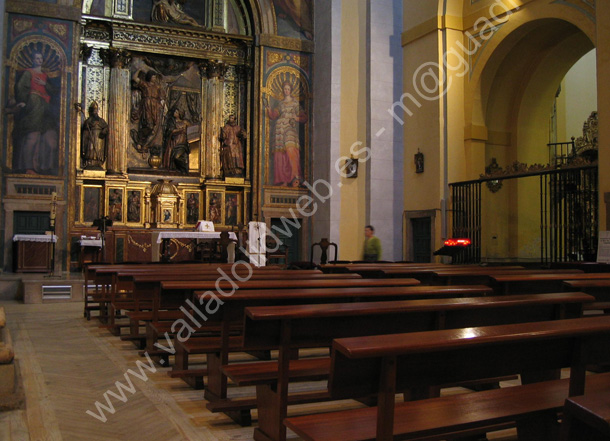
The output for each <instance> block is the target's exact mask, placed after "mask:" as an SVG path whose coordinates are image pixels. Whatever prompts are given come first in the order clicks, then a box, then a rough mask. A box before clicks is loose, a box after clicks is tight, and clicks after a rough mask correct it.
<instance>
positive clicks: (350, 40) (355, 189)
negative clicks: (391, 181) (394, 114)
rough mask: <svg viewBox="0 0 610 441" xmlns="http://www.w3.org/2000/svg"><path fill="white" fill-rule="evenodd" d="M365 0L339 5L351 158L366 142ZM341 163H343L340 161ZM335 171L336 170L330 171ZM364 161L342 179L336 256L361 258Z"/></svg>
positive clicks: (344, 131) (346, 148)
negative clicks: (354, 175)
mask: <svg viewBox="0 0 610 441" xmlns="http://www.w3.org/2000/svg"><path fill="white" fill-rule="evenodd" d="M367 3H368V2H367V1H366V0H350V2H349V5H348V4H347V3H346V2H344V3H343V5H342V6H343V7H342V8H341V130H340V136H341V146H340V151H341V156H342V157H350V147H351V146H352V144H354V143H356V142H362V147H357V148H356V149H357V150H359V149H361V148H363V147H365V146H366V145H367V113H368V107H367V98H366V97H367V95H366V94H367V59H368V57H367V46H366V32H365V30H366V26H367V9H368V4H367ZM340 165H342V164H340ZM331 173H336V171H331ZM366 178H367V171H366V164H364V163H361V164H360V166H359V168H358V177H357V178H355V179H351V178H350V179H348V178H341V184H342V186H341V188H340V189H337V190H338V191H340V192H341V210H340V213H341V230H340V240H341V247H340V249H339V258H340V259H343V260H359V259H362V252H363V248H362V247H363V243H364V226H365V225H366Z"/></svg>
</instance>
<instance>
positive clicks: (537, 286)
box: [490, 272, 610, 294]
mask: <svg viewBox="0 0 610 441" xmlns="http://www.w3.org/2000/svg"><path fill="white" fill-rule="evenodd" d="M490 279H491V285H492V286H494V288H495V290H496V292H497V293H498V294H511V293H512V294H515V293H521V292H523V293H525V292H528V293H534V292H538V293H541V292H555V291H559V290H561V289H562V286H563V281H564V280H604V279H610V273H567V274H566V273H559V274H557V273H555V274H553V273H544V272H541V273H539V274H499V275H493V276H490Z"/></svg>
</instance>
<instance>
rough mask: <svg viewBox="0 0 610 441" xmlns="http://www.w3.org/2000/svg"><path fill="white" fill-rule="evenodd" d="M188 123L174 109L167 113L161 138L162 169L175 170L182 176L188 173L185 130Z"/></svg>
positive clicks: (187, 150)
mask: <svg viewBox="0 0 610 441" xmlns="http://www.w3.org/2000/svg"><path fill="white" fill-rule="evenodd" d="M188 126H189V121H188V120H186V119H184V112H183V111H182V110H180V109H178V108H174V109H173V111H170V112H169V115H168V118H167V123H166V124H165V134H164V136H163V148H164V149H165V150H164V152H163V167H164V168H166V169H168V170H177V171H179V172H180V173H182V174H187V173H188V172H189V153H190V148H189V143H188V139H187V128H188Z"/></svg>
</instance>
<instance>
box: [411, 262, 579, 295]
mask: <svg viewBox="0 0 610 441" xmlns="http://www.w3.org/2000/svg"><path fill="white" fill-rule="evenodd" d="M528 274H532V275H536V274H582V271H579V270H573V269H543V270H540V269H518V268H512V269H503V268H502V267H492V268H485V267H483V268H476V269H466V268H462V269H442V270H435V271H432V272H431V273H430V279H431V280H430V283H431V284H433V285H459V284H461V283H463V284H466V285H472V284H477V285H478V284H480V285H489V284H491V283H493V282H492V276H500V275H528ZM416 278H417V277H416ZM524 293H525V292H524Z"/></svg>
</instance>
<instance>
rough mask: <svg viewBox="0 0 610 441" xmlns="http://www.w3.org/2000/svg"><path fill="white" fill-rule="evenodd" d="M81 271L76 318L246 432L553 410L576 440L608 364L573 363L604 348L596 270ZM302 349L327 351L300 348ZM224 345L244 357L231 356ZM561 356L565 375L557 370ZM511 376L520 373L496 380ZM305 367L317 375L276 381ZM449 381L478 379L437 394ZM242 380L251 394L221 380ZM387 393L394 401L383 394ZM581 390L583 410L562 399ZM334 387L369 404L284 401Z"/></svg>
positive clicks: (594, 410) (382, 434)
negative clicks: (309, 408) (81, 297)
mask: <svg viewBox="0 0 610 441" xmlns="http://www.w3.org/2000/svg"><path fill="white" fill-rule="evenodd" d="M85 285H86V301H85V309H84V315H85V317H86V318H87V319H91V317H92V313H93V312H94V311H97V312H98V314H97V318H98V319H99V320H100V321H101V322H102V326H105V327H107V328H108V330H109V331H110V332H112V333H113V334H115V335H117V336H120V338H121V339H123V340H127V341H132V342H133V343H134V345H135V346H136V347H137V348H138V349H139V350H140V352H141V354H142V355H143V356H148V357H150V358H152V359H154V360H155V361H156V362H158V363H159V364H160V365H162V366H170V363H171V366H172V368H171V370H170V371H169V375H170V376H172V377H174V378H181V379H183V380H184V381H185V382H186V383H188V384H189V385H191V386H192V387H194V388H197V389H205V392H204V397H205V399H206V400H207V403H206V404H205V405H206V406H207V408H208V409H209V410H211V411H212V412H224V413H225V414H226V415H228V416H230V417H231V418H232V419H234V420H235V421H236V422H238V423H240V424H242V425H249V424H251V422H252V419H251V411H252V410H253V409H256V410H257V415H258V424H257V427H256V428H255V429H254V435H253V437H254V439H255V440H257V441H261V440H274V441H283V440H285V439H286V427H288V428H290V429H291V430H293V431H294V432H295V433H297V434H298V435H299V436H300V437H301V438H303V439H306V440H339V439H340V440H373V439H377V440H390V439H454V438H466V437H472V436H479V435H482V436H484V434H485V433H486V432H490V431H494V430H498V429H501V428H504V427H517V431H518V434H519V439H524V440H536V441H538V440H557V439H559V436H560V426H559V424H558V421H559V419H558V418H560V417H562V418H563V420H564V421H565V422H566V423H565V424H564V425H563V426H564V428H563V433H562V434H561V436H562V437H563V438H562V440H564V441H570V440H577V439H581V438H578V435H577V434H578V433H580V432H581V431H582V430H583V429H582V426H583V425H584V426H586V427H587V428H590V430H592V431H593V432H595V431H597V432H599V431H600V430H602V429H603V427H601V426H603V424H600V423H599V422H598V420H599V418H601V417H602V412H601V411H600V409H599V406H593V405H592V404H591V403H599V402H603V401H604V400H603V399H601V400H600V399H598V400H597V401H596V400H594V399H592V398H591V397H593V396H594V395H593V394H591V392H593V391H599V390H601V391H603V392H606V393H607V392H608V391H609V390H610V389H609V388H610V374H605V373H597V374H592V375H586V381H585V374H587V373H590V372H589V371H588V368H589V367H590V366H591V365H594V364H595V365H603V364H604V363H608V362H610V345H609V344H608V343H610V316H605V315H603V314H598V315H592V314H591V313H592V312H593V311H599V310H602V311H603V310H605V309H606V308H607V307H608V302H609V301H610V298H606V297H608V294H606V293H607V292H609V291H608V288H610V273H586V272H584V271H583V270H581V269H567V268H562V269H556V270H548V269H547V270H539V269H525V268H523V267H518V266H511V267H508V266H498V267H482V266H476V265H442V264H390V263H386V264H351V265H325V266H323V267H322V268H321V269H316V270H283V269H280V268H277V267H263V268H253V267H250V266H249V265H245V264H241V265H239V264H238V265H224V264H215V265H212V264H200V263H198V264H176V263H174V264H165V265H162V264H139V265H135V264H125V265H96V264H92V265H89V266H88V267H87V268H86V269H85ZM583 311H586V312H587V314H586V315H587V316H586V317H583ZM310 348H315V349H320V348H330V351H326V352H325V351H317V352H315V354H317V355H316V356H314V357H303V356H301V357H299V355H300V351H301V354H303V352H302V350H304V349H310ZM272 351H273V354H274V357H273V358H272V357H271V354H272ZM236 353H247V354H250V355H251V356H252V357H253V358H252V359H250V360H248V362H243V361H242V362H239V361H235V358H234V357H231V355H233V354H236ZM275 354H277V356H275ZM170 357H171V358H170ZM201 357H205V360H206V363H205V365H204V366H203V365H202V363H201ZM202 366H203V367H202ZM562 368H570V377H569V378H565V379H560V378H559V372H560V369H562ZM517 375H519V376H520V378H521V383H522V385H521V386H515V387H508V388H499V387H498V386H497V385H498V381H499V380H501V379H505V378H516V377H515V376H517ZM306 381H323V382H324V383H323V384H325V385H327V386H326V387H323V388H321V389H320V390H311V388H310V389H308V390H307V391H305V392H298V393H294V392H291V393H289V387H290V385H291V384H293V383H297V382H306ZM456 385H459V386H464V387H469V388H473V389H474V390H478V391H477V392H474V393H468V394H458V395H450V396H441V393H440V391H441V389H442V388H444V387H449V386H456ZM246 386H255V389H256V396H255V397H243V396H242V395H243V394H241V393H239V394H235V393H234V391H235V390H236V389H238V388H241V387H246ZM481 389H483V390H481ZM230 392H231V393H230ZM585 392H586V394H585ZM398 393H400V394H402V396H403V398H404V400H401V401H399V402H396V400H395V397H396V396H397V394H398ZM583 394H585V395H584V397H586V398H588V401H586V403H589V407H588V408H586V409H585V410H583V408H584V407H586V406H585V405H584V404H582V403H581V402H578V400H577V398H574V397H578V396H580V395H583ZM235 395H239V396H240V397H239V398H235ZM602 396H603V395H602ZM348 398H349V399H353V400H357V401H360V402H362V403H364V404H367V406H368V407H365V408H358V409H353V410H342V411H338V412H332V413H321V414H313V415H304V416H290V417H289V414H288V409H289V406H290V405H293V404H302V403H311V402H321V401H329V400H338V399H341V400H342V399H348ZM566 399H568V400H569V403H570V405H569V406H568V405H566V406H564V403H565V402H566ZM574 403H576V404H574ZM202 405H203V404H202ZM564 409H565V415H564V414H563V413H564ZM569 409H574V410H573V411H571V412H569V411H568V410H569ZM576 410H578V412H577V411H576ZM583 415H588V417H587V418H584V417H583ZM593 416H596V417H597V420H595V421H596V422H597V424H595V425H594V424H590V423H588V421H590V420H591V419H592V418H593ZM583 421H584V423H583ZM606 421H607V420H606ZM568 422H569V424H568ZM574 434H576V435H574ZM473 439H477V438H473ZM591 439H593V438H591ZM606 439H607V438H606Z"/></svg>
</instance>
